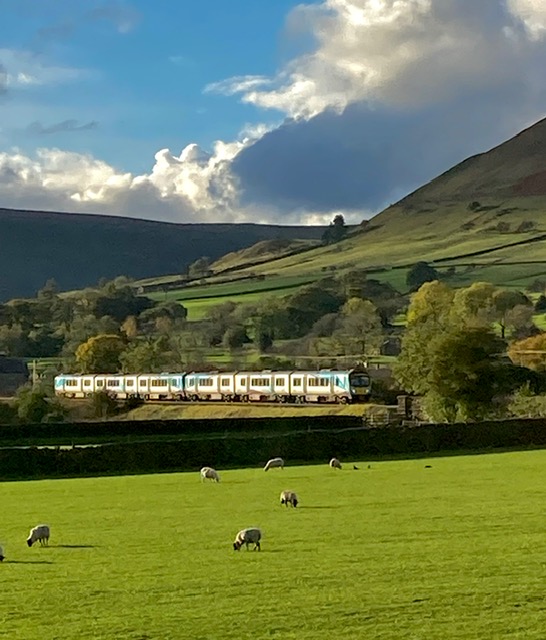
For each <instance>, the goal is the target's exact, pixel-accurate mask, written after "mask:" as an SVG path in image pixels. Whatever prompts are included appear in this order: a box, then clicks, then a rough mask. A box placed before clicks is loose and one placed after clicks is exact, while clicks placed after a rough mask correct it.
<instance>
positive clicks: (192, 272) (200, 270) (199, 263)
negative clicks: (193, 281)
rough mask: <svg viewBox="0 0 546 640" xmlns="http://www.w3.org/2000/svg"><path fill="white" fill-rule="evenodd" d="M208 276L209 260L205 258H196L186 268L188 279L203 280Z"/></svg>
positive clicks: (209, 272) (209, 271)
mask: <svg viewBox="0 0 546 640" xmlns="http://www.w3.org/2000/svg"><path fill="white" fill-rule="evenodd" d="M210 274H211V270H210V259H209V258H208V257H206V256H202V257H201V258H198V259H197V260H196V261H195V262H192V263H191V264H190V266H189V267H188V275H189V276H190V278H204V277H206V276H208V275H210Z"/></svg>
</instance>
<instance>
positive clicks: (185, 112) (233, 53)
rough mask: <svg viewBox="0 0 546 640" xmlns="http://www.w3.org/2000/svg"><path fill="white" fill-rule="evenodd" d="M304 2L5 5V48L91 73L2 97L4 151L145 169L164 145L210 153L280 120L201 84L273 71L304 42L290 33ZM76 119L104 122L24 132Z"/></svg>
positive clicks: (1, 25)
mask: <svg viewBox="0 0 546 640" xmlns="http://www.w3.org/2000/svg"><path fill="white" fill-rule="evenodd" d="M4 4H5V3H4ZM296 4H297V3H296V2H295V1H293V0H275V2H256V0H230V2H226V1H225V0H208V1H203V2H197V3H194V2H185V1H182V2H178V1H176V0H154V2H150V0H140V1H134V2H131V3H130V4H128V3H121V2H120V3H115V2H92V1H89V0H78V2H75V1H74V0H56V1H48V0H35V1H34V2H29V1H25V0H22V1H21V0H14V1H12V2H9V1H8V3H7V6H8V9H7V11H5V10H4V12H3V17H2V21H1V22H0V43H1V48H5V49H10V50H14V51H20V52H25V54H28V55H29V56H35V57H36V59H37V60H44V61H47V63H48V64H51V65H55V66H60V67H69V68H74V69H78V70H80V72H81V76H82V77H81V79H80V80H78V81H77V82H63V83H59V84H56V83H53V84H52V85H51V86H45V87H44V86H39V87H27V88H25V89H24V90H20V91H18V92H14V93H13V95H11V96H9V97H5V98H4V100H3V101H2V103H1V104H0V109H1V110H2V111H4V112H5V114H6V112H7V119H6V115H5V114H4V117H3V118H2V120H3V126H2V129H3V136H2V146H3V147H4V148H7V147H9V146H17V147H19V148H21V149H22V150H24V151H31V150H32V149H34V148H35V147H36V146H41V145H43V144H47V145H48V146H60V147H61V148H63V149H67V150H71V151H79V152H90V153H92V154H94V155H97V156H98V157H100V158H102V159H104V160H105V161H107V162H109V163H111V164H114V165H116V166H118V167H120V168H123V169H124V170H128V171H134V172H142V171H146V170H149V169H150V168H151V165H152V163H153V155H154V153H155V152H156V151H157V150H158V149H160V148H163V147H170V148H172V149H173V151H179V150H181V149H182V148H183V147H184V146H186V144H188V143H190V142H197V143H198V144H200V145H203V146H205V147H209V146H210V145H211V144H212V143H213V141H214V140H216V139H232V138H235V137H236V136H237V134H238V132H239V131H240V129H241V128H242V127H243V126H244V125H245V124H246V123H250V124H253V123H258V122H263V121H264V120H265V121H268V120H270V121H271V122H273V121H275V119H277V120H278V119H279V115H278V114H268V115H269V117H266V118H264V116H263V114H262V113H260V112H259V110H258V109H256V108H255V107H253V106H251V105H243V104H241V103H240V102H239V101H237V100H233V99H228V98H226V97H224V96H219V95H215V94H210V93H204V88H205V87H206V86H207V85H208V84H209V83H212V82H216V81H219V80H222V79H224V78H228V77H231V76H235V75H239V74H240V73H243V74H273V73H274V72H275V70H276V69H277V68H278V67H279V66H281V65H282V63H283V61H285V60H286V59H287V57H288V56H290V55H292V54H293V52H294V50H295V49H296V48H297V46H298V43H291V42H290V39H289V38H288V37H284V36H283V33H282V30H283V24H284V21H285V19H286V16H287V14H288V12H289V10H290V9H291V8H292V7H294V6H295V5H296ZM0 61H1V58H0ZM6 120H7V122H6ZM69 120H76V121H77V122H78V124H80V125H85V124H86V123H95V125H94V126H93V127H90V128H89V129H86V130H83V131H72V132H67V131H62V132H52V133H48V134H44V133H38V132H37V131H35V130H30V131H29V130H27V127H28V126H29V125H30V124H31V123H32V122H40V123H41V124H42V125H43V126H44V128H45V127H51V126H52V125H55V124H56V123H60V122H64V121H69Z"/></svg>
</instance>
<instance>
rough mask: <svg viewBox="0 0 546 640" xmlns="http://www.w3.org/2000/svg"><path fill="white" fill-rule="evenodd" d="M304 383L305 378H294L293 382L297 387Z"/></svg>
mask: <svg viewBox="0 0 546 640" xmlns="http://www.w3.org/2000/svg"><path fill="white" fill-rule="evenodd" d="M302 383H303V378H294V379H293V380H292V384H293V385H294V386H295V387H301V386H302Z"/></svg>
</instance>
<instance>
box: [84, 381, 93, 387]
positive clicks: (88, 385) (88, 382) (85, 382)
mask: <svg viewBox="0 0 546 640" xmlns="http://www.w3.org/2000/svg"><path fill="white" fill-rule="evenodd" d="M83 386H84V387H90V386H91V380H84V381H83Z"/></svg>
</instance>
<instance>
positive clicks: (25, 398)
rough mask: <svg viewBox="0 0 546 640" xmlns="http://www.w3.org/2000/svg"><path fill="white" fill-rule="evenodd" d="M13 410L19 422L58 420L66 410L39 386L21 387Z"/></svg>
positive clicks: (63, 415)
mask: <svg viewBox="0 0 546 640" xmlns="http://www.w3.org/2000/svg"><path fill="white" fill-rule="evenodd" d="M15 410H16V411H17V417H18V418H19V420H20V421H21V422H27V423H38V422H51V421H54V422H59V421H61V420H63V419H64V417H65V415H66V410H65V409H64V408H63V407H62V406H61V405H60V404H59V403H58V402H57V401H56V400H54V399H51V398H50V397H49V396H48V393H47V392H46V391H44V390H43V389H40V388H37V389H36V388H32V387H23V388H22V389H21V390H20V391H19V392H18V394H17V397H16V400H15Z"/></svg>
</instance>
